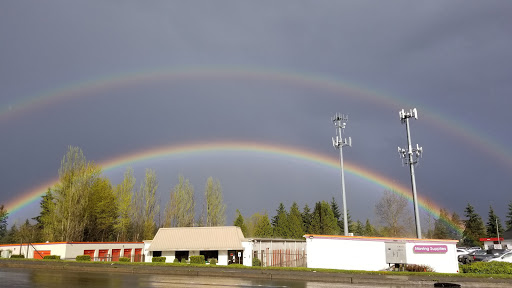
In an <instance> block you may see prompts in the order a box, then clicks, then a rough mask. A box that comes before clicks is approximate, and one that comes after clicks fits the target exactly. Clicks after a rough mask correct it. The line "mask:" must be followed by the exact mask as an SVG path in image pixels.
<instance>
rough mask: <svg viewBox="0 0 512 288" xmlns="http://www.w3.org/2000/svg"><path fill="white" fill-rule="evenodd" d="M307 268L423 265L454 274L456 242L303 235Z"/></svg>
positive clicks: (365, 268)
mask: <svg viewBox="0 0 512 288" xmlns="http://www.w3.org/2000/svg"><path fill="white" fill-rule="evenodd" d="M304 237H305V238H306V245H307V251H308V255H307V267H308V268H328V269H343V270H366V271H381V270H385V269H387V268H389V267H390V265H394V264H418V265H427V266H429V267H431V268H432V269H433V270H434V271H435V272H441V273H458V270H459V266H458V262H457V253H456V246H455V245H456V243H457V242H458V241H457V240H431V239H416V238H384V237H359V236H330V235H311V234H307V235H304Z"/></svg>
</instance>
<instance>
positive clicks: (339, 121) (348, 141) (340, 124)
mask: <svg viewBox="0 0 512 288" xmlns="http://www.w3.org/2000/svg"><path fill="white" fill-rule="evenodd" d="M347 120H348V117H347V116H346V115H343V114H338V113H336V115H334V117H333V118H332V122H334V126H336V138H334V137H333V138H332V146H334V148H336V149H339V150H340V168H341V194H342V196H343V230H344V235H345V236H348V219H347V218H348V217H347V198H346V197H345V173H344V171H343V147H345V146H350V147H352V138H350V137H348V138H343V137H341V136H342V133H343V132H344V131H345V126H346V125H347V123H346V122H347Z"/></svg>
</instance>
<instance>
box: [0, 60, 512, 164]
mask: <svg viewBox="0 0 512 288" xmlns="http://www.w3.org/2000/svg"><path fill="white" fill-rule="evenodd" d="M201 78H205V79H230V80H236V79H255V80H262V81H275V82H278V83H290V84H292V85H297V86H305V87H313V88H315V89H322V90H326V91H332V92H335V93H337V94H343V95H344V96H346V97H350V98H352V99H358V100H365V101H369V102H371V103H379V104H381V105H383V106H387V107H389V108H390V112H393V113H397V115H398V110H399V109H402V108H412V107H408V106H409V105H410V104H409V103H408V101H405V100H404V99H401V98H399V97H396V96H395V97H392V96H390V95H387V94H385V93H382V92H377V91H373V90H370V89H368V88H363V87H360V86H357V85H354V84H350V83H345V82H341V81H339V80H338V79H334V78H329V77H321V76H317V75H311V74H305V73H296V72H292V71H276V70H269V69H265V70H264V69H258V68H254V67H251V68H247V67H240V68H233V67H192V68H191V67H181V68H175V69H153V70H142V71H137V72H133V73H118V74H110V75H104V76H102V77H99V78H94V79H90V80H88V81H82V82H76V83H72V84H70V85H66V86H62V87H59V88H57V89H53V90H49V91H47V92H44V93H40V94H37V95H34V96H32V97H29V98H24V99H23V98H21V100H20V101H19V102H17V103H14V104H11V105H8V106H7V107H4V108H3V109H1V110H0V121H3V120H5V119H7V118H8V117H9V116H11V115H22V114H24V113H29V112H30V111H31V110H33V109H36V108H40V107H45V106H49V105H51V104H52V103H55V102H58V101H64V100H66V99H73V98H78V97H85V96H89V97H94V93H96V92H100V91H108V90H109V89H115V88H120V87H130V86H133V85H138V84H143V83H152V82H157V81H163V80H198V79H201ZM415 106H416V107H417V108H418V109H419V110H420V118H422V119H426V120H427V121H428V122H430V123H433V124H435V126H436V127H437V128H438V129H440V130H444V131H445V132H446V133H447V136H449V137H453V138H457V139H461V140H464V141H463V142H464V143H470V144H471V145H473V146H474V147H476V148H478V150H480V151H482V152H484V153H485V154H488V155H491V156H492V157H494V158H495V159H496V160H498V161H499V162H501V163H504V164H506V165H507V166H508V167H511V168H512V149H509V148H508V147H505V146H504V145H502V144H500V143H499V142H498V141H495V140H494V139H493V138H492V137H489V136H485V135H484V134H483V133H482V132H481V131H475V130H474V128H472V127H470V126H467V125H464V124H463V123H460V122H459V123H458V122H455V121H454V120H453V119H450V118H448V117H446V116H444V115H441V114H440V113H436V112H434V110H433V109H429V108H428V107H425V106H423V105H415ZM397 119H398V116H397ZM397 121H398V120H397Z"/></svg>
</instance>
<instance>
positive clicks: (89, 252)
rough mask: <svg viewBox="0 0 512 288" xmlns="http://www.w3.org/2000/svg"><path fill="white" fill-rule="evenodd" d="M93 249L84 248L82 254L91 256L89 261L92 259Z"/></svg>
mask: <svg viewBox="0 0 512 288" xmlns="http://www.w3.org/2000/svg"><path fill="white" fill-rule="evenodd" d="M94 251H95V250H84V255H89V256H91V261H94Z"/></svg>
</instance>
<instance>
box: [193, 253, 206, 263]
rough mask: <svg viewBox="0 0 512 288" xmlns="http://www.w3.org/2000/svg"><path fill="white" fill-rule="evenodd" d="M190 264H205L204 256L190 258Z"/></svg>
mask: <svg viewBox="0 0 512 288" xmlns="http://www.w3.org/2000/svg"><path fill="white" fill-rule="evenodd" d="M190 264H205V262H204V255H199V256H190Z"/></svg>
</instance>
